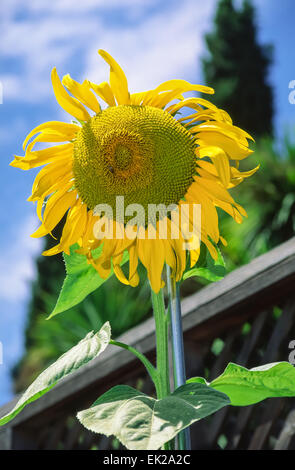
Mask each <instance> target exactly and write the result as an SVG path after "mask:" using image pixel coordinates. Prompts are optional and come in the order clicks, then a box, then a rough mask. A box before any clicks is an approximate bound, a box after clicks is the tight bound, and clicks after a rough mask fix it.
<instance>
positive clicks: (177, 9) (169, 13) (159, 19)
mask: <svg viewBox="0 0 295 470" xmlns="http://www.w3.org/2000/svg"><path fill="white" fill-rule="evenodd" d="M254 4H255V5H256V6H257V22H258V25H259V27H260V29H259V39H260V40H261V41H262V42H270V43H272V44H273V45H274V47H275V56H274V59H275V64H274V66H273V68H272V70H271V74H270V81H271V83H272V85H273V87H274V91H275V106H276V117H275V126H276V133H277V135H282V133H283V129H285V128H288V127H289V128H290V129H292V125H293V126H294V124H295V105H291V104H290V103H289V101H288V94H289V91H290V90H289V89H288V84H289V82H290V81H291V80H294V79H295V66H294V63H295V60H294V59H295V57H294V55H295V52H294V39H295V38H294V23H293V17H294V11H293V8H292V7H294V2H292V0H284V2H283V5H284V7H282V2H278V1H277V0H256V1H254ZM215 6H216V0H207V1H206V2H204V1H201V0H200V1H199V0H182V1H181V2H180V1H179V0H84V1H83V2H82V1H74V0H42V1H41V0H27V1H26V2H23V1H21V0H1V7H0V17H1V31H2V38H1V39H2V40H1V43H0V57H1V69H0V80H1V84H2V87H3V103H2V104H1V106H0V141H1V154H2V155H1V160H0V165H1V171H0V175H1V176H0V177H1V184H0V191H1V196H0V204H1V211H0V223H1V232H0V241H1V255H0V341H1V342H2V343H3V359H4V361H3V364H2V365H0V405H1V404H2V403H4V402H6V401H7V400H8V399H10V398H11V397H12V391H11V382H10V378H9V369H10V367H11V366H12V365H13V364H14V363H15V361H16V360H17V359H18V358H19V356H20V354H21V351H22V348H23V329H24V324H25V312H26V306H27V302H28V299H29V292H30V282H31V280H32V279H33V278H34V262H33V260H34V257H35V256H36V255H37V254H38V253H39V252H40V250H41V242H40V241H39V240H36V239H32V238H30V233H32V232H33V231H34V229H35V228H36V227H37V225H38V224H37V221H36V217H35V215H34V206H33V204H32V203H28V202H26V198H27V197H28V196H29V193H30V189H31V186H32V182H33V179H34V175H35V173H34V172H33V171H32V172H22V171H21V170H18V169H15V168H12V167H9V165H8V164H9V162H10V161H11V160H12V158H13V154H18V155H21V154H22V149H21V143H22V141H23V139H24V137H25V136H26V134H27V133H28V132H29V131H30V130H31V129H32V128H33V127H35V126H36V125H38V124H39V123H41V122H44V121H49V120H67V121H70V120H71V117H70V116H68V115H66V113H65V112H63V111H62V110H61V109H60V108H59V106H58V105H57V103H56V102H55V99H54V95H53V92H52V88H51V82H50V72H51V69H52V67H53V66H57V70H58V72H59V74H60V75H64V74H66V73H70V74H71V76H72V77H73V78H75V79H77V80H80V79H83V78H89V79H91V80H92V81H95V82H98V83H99V82H100V81H104V80H106V79H107V77H108V68H107V66H106V65H105V63H104V62H103V61H102V60H101V59H100V58H99V56H98V54H97V49H98V48H102V49H105V50H107V51H108V52H110V53H111V54H112V55H113V56H114V57H115V58H116V60H117V61H118V62H119V63H120V64H121V66H122V67H123V69H124V70H125V72H126V74H127V76H128V81H129V86H130V90H132V91H140V90H144V89H146V88H151V87H154V86H155V85H156V84H158V83H159V82H160V81H164V80H168V79H170V78H183V79H186V80H189V81H192V82H195V83H202V73H201V68H200V60H199V59H200V57H201V56H202V55H203V54H204V52H205V46H204V40H203V35H204V33H205V32H206V31H210V28H211V24H212V16H213V14H214V9H215ZM250 105H251V104H250ZM292 130H294V127H293V129H292Z"/></svg>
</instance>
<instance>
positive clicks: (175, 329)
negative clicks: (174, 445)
mask: <svg viewBox="0 0 295 470" xmlns="http://www.w3.org/2000/svg"><path fill="white" fill-rule="evenodd" d="M167 285H168V294H169V302H170V311H171V340H172V350H173V370H174V388H178V387H180V386H181V385H184V384H185V382H186V377H185V362H184V346H183V333H182V319H181V304H180V294H179V284H178V283H176V281H175V278H174V277H173V276H172V275H171V269H170V267H169V266H167ZM177 438H178V446H179V449H180V450H190V431H189V428H186V429H184V430H183V431H181V432H180V433H179V434H178V436H177Z"/></svg>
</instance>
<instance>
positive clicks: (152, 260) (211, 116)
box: [11, 50, 257, 292]
mask: <svg viewBox="0 0 295 470" xmlns="http://www.w3.org/2000/svg"><path fill="white" fill-rule="evenodd" d="M99 54H100V55H101V56H102V58H103V59H104V60H105V61H106V62H107V63H108V64H109V66H110V80H109V83H107V82H103V83H101V84H99V85H98V84H95V83H93V82H91V81H89V80H85V81H83V83H79V82H77V81H75V80H73V79H72V78H71V77H70V75H66V76H64V77H63V80H62V82H61V81H60V79H59V76H58V74H57V71H56V69H55V68H54V69H53V70H52V84H53V90H54V93H55V97H56V100H57V102H58V103H59V105H60V106H61V107H62V108H63V109H64V110H65V111H67V112H68V113H69V114H71V115H72V116H73V117H74V118H75V121H72V123H64V122H58V121H49V122H46V123H44V124H41V125H39V126H37V127H36V128H35V129H33V130H32V131H31V132H30V133H29V135H28V136H27V138H26V139H25V141H24V144H23V148H24V150H25V156H23V157H20V156H15V159H14V160H13V162H12V163H11V165H12V166H15V167H18V168H21V169H23V170H28V169H31V168H35V167H40V166H43V165H45V166H44V167H43V168H42V169H41V171H40V172H39V173H38V175H37V177H36V179H35V181H34V183H33V188H32V194H31V196H30V197H29V200H30V201H34V202H36V203H37V215H38V217H39V219H40V221H41V225H40V227H39V228H38V229H37V231H36V232H34V233H33V234H32V236H33V237H42V236H44V235H46V234H48V233H51V231H52V230H53V228H54V227H55V226H56V225H57V224H58V223H59V221H60V220H61V219H62V218H63V216H65V214H66V221H65V224H64V228H63V231H62V235H61V238H60V241H59V243H58V244H57V245H56V246H55V247H53V248H51V249H50V250H48V251H46V252H44V253H43V255H55V254H57V253H60V252H62V251H64V252H65V253H69V250H70V247H71V246H72V245H74V244H76V243H77V244H78V245H79V247H80V248H79V249H78V252H79V253H83V254H85V255H86V256H87V259H88V262H89V263H91V264H92V265H93V266H94V268H95V269H96V270H97V271H98V273H99V274H100V276H102V277H103V278H107V277H108V276H109V274H110V272H111V269H112V268H113V270H114V273H115V274H116V276H117V277H118V279H119V280H120V281H121V282H123V283H125V284H129V285H131V286H136V285H137V284H138V282H139V276H138V272H137V268H138V263H139V261H141V263H142V264H143V265H144V266H145V268H146V270H147V273H148V278H149V280H150V283H151V286H152V289H153V290H154V291H155V292H158V291H159V290H160V288H161V287H162V286H163V280H162V271H163V267H164V264H165V263H166V264H168V265H169V266H170V268H171V272H172V275H173V276H174V277H175V279H176V280H177V281H178V280H180V279H181V277H182V274H183V272H184V270H185V268H186V265H187V257H188V256H189V262H190V265H191V266H193V265H194V264H195V263H196V261H197V260H198V257H199V252H200V242H203V243H204V244H205V245H206V247H207V248H208V250H209V252H210V254H211V256H212V257H213V258H216V257H217V253H216V249H215V246H216V244H217V243H218V242H219V241H221V242H222V243H224V244H225V243H226V242H225V240H224V239H223V238H222V237H221V235H220V233H219V226H218V214H217V208H220V209H222V210H223V211H225V212H227V213H228V214H229V215H230V216H232V217H233V218H234V220H235V221H236V222H238V223H240V222H241V221H242V217H243V216H246V212H245V210H244V209H243V208H242V207H241V206H240V205H239V204H237V203H236V202H235V201H234V199H233V198H232V197H231V195H230V194H229V192H228V189H229V188H231V187H233V186H236V185H237V184H239V183H241V182H242V181H243V179H244V178H246V177H249V176H251V175H252V174H253V173H254V172H255V171H256V170H257V168H255V169H253V170H251V171H246V172H241V171H239V169H238V166H239V165H238V164H239V161H240V160H242V159H244V158H245V157H247V156H248V155H249V154H250V153H251V150H250V149H249V146H248V139H251V136H250V135H249V134H247V133H246V132H245V131H243V130H241V129H239V128H238V127H236V126H234V125H233V124H232V120H231V118H230V116H229V115H228V114H227V113H226V112H225V111H223V110H221V109H218V108H217V107H216V106H214V105H213V104H212V103H210V102H209V101H207V100H205V99H203V98H199V97H184V96H183V93H185V92H193V91H197V92H202V93H207V94H212V93H214V90H213V89H212V88H209V87H205V86H201V85H193V84H190V83H189V82H187V81H185V80H168V81H166V82H164V83H162V84H161V85H159V86H157V87H156V88H155V89H152V90H148V91H145V92H142V93H134V94H130V93H129V91H128V84H127V79H126V76H125V74H124V72H123V70H122V69H121V67H120V66H119V65H118V63H117V62H116V61H115V60H114V59H113V58H112V57H111V56H110V54H108V53H107V52H105V51H103V50H99ZM98 98H100V100H98ZM102 101H103V102H104V103H105V104H106V106H104V107H103V108H102V107H101V103H102ZM185 107H187V108H190V109H191V114H189V115H187V116H185V117H180V118H179V119H177V116H178V115H179V111H180V110H182V109H183V108H185ZM86 108H88V110H87V109H86ZM33 137H34V139H33V140H32V138H33ZM44 142H47V143H49V142H50V143H52V142H53V143H59V145H54V146H50V147H49V148H42V149H39V150H33V148H34V146H35V145H36V144H37V143H44ZM118 196H124V200H125V203H126V204H128V205H129V204H140V205H141V206H142V207H143V208H144V209H146V208H147V207H148V205H149V204H155V205H159V204H160V205H161V204H164V205H165V206H169V205H171V204H172V205H174V206H176V207H177V208H181V207H182V206H183V205H184V204H188V205H189V206H191V205H193V204H200V205H201V215H202V224H201V230H200V232H199V233H198V235H196V234H195V235H194V237H193V236H192V237H191V239H192V238H197V239H198V240H197V241H198V243H197V244H196V245H195V246H194V248H192V249H190V250H189V251H187V249H186V248H185V246H187V245H185V242H187V235H186V233H185V230H182V229H179V236H178V237H175V236H172V232H173V230H174V225H175V223H174V221H173V218H172V217H171V214H170V215H166V216H163V217H161V216H159V217H158V218H157V220H156V224H154V225H153V228H154V232H155V234H154V235H155V236H154V237H150V236H145V235H147V232H148V230H149V234H150V228H151V227H150V224H149V223H148V221H147V220H146V219H145V221H144V224H143V226H141V227H137V229H138V231H137V232H136V235H135V236H134V237H130V236H129V237H127V236H126V233H125V231H124V230H123V231H122V228H125V227H126V226H127V225H128V220H127V219H126V218H124V219H123V220H121V221H120V222H118V221H115V220H114V225H115V228H116V233H118V232H120V233H121V236H119V237H118V236H116V237H115V236H114V237H113V238H111V237H106V236H105V237H101V238H98V237H96V236H95V224H96V223H97V221H98V220H101V219H100V218H99V216H98V215H97V214H96V212H95V208H96V207H97V205H99V204H101V203H103V204H108V206H110V207H111V208H112V209H113V210H114V211H115V206H116V200H117V197H118ZM188 214H189V215H188V216H187V221H186V222H187V224H186V225H188V226H189V227H190V228H191V227H192V223H193V222H192V220H191V212H190V211H189V213H188ZM164 222H165V223H166V224H167V227H168V229H167V230H168V231H167V233H168V235H167V237H166V238H161V237H160V236H159V232H160V230H161V227H162V225H163V223H164ZM184 225H185V224H183V225H182V226H184ZM139 233H141V236H139V235H138V234H139ZM142 235H143V236H142ZM99 246H100V247H101V250H100V254H99V256H94V252H95V253H97V251H96V250H95V249H96V248H98V247H99ZM126 250H127V251H128V254H129V274H128V275H127V274H125V272H124V271H123V270H122V267H121V263H122V256H123V253H124V252H125V251H126ZM188 253H189V255H188Z"/></svg>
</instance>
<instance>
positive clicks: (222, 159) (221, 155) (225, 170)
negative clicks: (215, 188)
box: [196, 146, 231, 188]
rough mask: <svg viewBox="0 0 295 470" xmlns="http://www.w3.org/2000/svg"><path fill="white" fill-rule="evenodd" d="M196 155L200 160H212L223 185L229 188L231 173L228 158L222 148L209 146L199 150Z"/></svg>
mask: <svg viewBox="0 0 295 470" xmlns="http://www.w3.org/2000/svg"><path fill="white" fill-rule="evenodd" d="M196 153H197V154H198V155H199V157H200V158H205V157H210V158H211V160H212V162H213V164H214V166H215V168H216V171H217V173H218V175H219V177H220V179H221V181H222V183H223V185H224V186H225V187H226V188H227V187H228V184H229V182H230V176H231V173H230V165H229V161H228V157H227V155H226V154H225V152H224V151H223V150H222V149H221V148H220V147H214V146H208V147H200V148H197V149H196Z"/></svg>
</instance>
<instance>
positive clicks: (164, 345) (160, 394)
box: [151, 289, 172, 450]
mask: <svg viewBox="0 0 295 470" xmlns="http://www.w3.org/2000/svg"><path fill="white" fill-rule="evenodd" d="M151 294H152V304H153V311H154V318H155V324H156V350H157V374H158V380H159V383H158V387H157V388H156V391H157V398H158V399H161V398H164V397H166V396H168V395H169V394H170V380H169V353H168V325H169V316H168V315H167V314H166V312H165V304H164V294H163V290H162V289H161V290H160V292H159V293H158V294H156V293H155V292H154V291H153V290H152V289H151ZM163 448H164V450H171V448H172V447H171V443H170V442H166V443H165V444H164V446H163Z"/></svg>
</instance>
